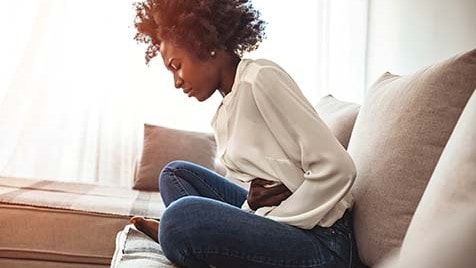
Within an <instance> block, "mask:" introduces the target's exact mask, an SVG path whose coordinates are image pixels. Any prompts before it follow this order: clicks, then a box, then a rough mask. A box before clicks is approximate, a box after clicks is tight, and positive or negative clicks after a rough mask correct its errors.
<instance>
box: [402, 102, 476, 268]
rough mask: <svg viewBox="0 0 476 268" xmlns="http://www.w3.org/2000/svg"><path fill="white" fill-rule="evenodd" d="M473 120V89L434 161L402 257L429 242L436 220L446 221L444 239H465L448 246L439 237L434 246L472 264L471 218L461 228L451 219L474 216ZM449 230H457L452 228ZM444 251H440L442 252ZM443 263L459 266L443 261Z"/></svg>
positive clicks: (475, 128)
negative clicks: (465, 245)
mask: <svg viewBox="0 0 476 268" xmlns="http://www.w3.org/2000/svg"><path fill="white" fill-rule="evenodd" d="M475 122H476V93H473V96H472V97H471V99H470V101H469V102H468V104H467V105H466V107H465V108H464V111H463V113H462V114H461V117H460V119H459V120H458V123H457V124H456V127H455V129H454V131H453V133H452V134H451V137H450V139H449V141H448V143H447V144H446V146H445V149H444V151H443V153H442V155H441V158H440V160H438V165H437V166H436V168H435V171H434V172H433V175H432V176H431V179H430V182H429V183H428V186H427V187H426V190H425V193H424V194H423V197H422V199H421V201H420V203H419V204H418V208H417V210H416V211H415V215H414V216H413V218H412V221H411V223H410V226H409V227H408V232H407V234H406V235H405V240H404V241H403V245H402V249H401V258H402V259H408V258H410V257H411V256H413V255H414V254H413V252H412V251H413V250H414V249H415V248H417V247H418V246H419V245H420V244H421V243H428V244H429V242H430V241H431V239H432V238H431V237H429V236H428V235H427V234H428V232H432V233H433V234H439V233H441V232H442V229H440V228H438V227H436V225H437V224H439V223H446V222H448V223H447V224H446V225H448V226H447V227H448V228H449V229H448V230H447V231H448V232H447V234H446V237H447V239H446V241H448V238H450V237H454V235H455V233H460V234H461V235H462V238H465V237H466V239H458V240H455V241H454V242H455V243H454V247H452V248H448V244H447V243H446V242H445V241H440V243H438V248H439V251H441V253H445V252H446V253H448V251H451V252H453V256H446V257H447V258H446V259H445V260H449V259H448V258H450V257H451V259H452V260H454V261H456V260H459V261H464V263H471V262H472V265H473V266H474V264H475V263H476V262H475V261H476V255H474V252H475V251H474V247H475V246H476V241H475V239H474V234H475V231H476V229H475V228H476V226H475V225H474V223H475V221H474V220H473V222H472V223H471V222H468V221H463V223H462V224H464V225H468V224H471V225H472V226H467V227H466V226H464V225H463V227H462V228H455V227H456V226H455V225H454V223H456V222H455V221H454V219H455V218H458V217H460V216H459V215H458V214H471V213H472V216H473V219H476V214H475V212H476V210H474V204H476V125H475ZM468 227H472V229H470V230H471V232H470V233H464V232H463V230H465V229H468ZM453 230H458V231H456V232H454V231H453ZM464 241H467V242H470V241H472V242H473V243H472V245H473V250H469V249H468V248H464V247H463V243H466V242H464ZM432 254H433V253H432ZM432 254H431V255H432ZM444 255H445V254H442V256H444ZM440 257H441V256H440ZM453 257H454V258H453ZM432 258H434V257H432ZM422 261H423V260H422ZM444 267H462V266H454V265H453V266H451V265H444ZM468 267H469V266H468Z"/></svg>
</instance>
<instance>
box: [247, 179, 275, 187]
mask: <svg viewBox="0 0 476 268" xmlns="http://www.w3.org/2000/svg"><path fill="white" fill-rule="evenodd" d="M272 183H274V181H269V180H265V179H262V178H255V179H254V180H252V181H251V184H252V185H259V186H265V185H267V184H272Z"/></svg>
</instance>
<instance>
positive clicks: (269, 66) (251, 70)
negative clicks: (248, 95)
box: [242, 59, 289, 84]
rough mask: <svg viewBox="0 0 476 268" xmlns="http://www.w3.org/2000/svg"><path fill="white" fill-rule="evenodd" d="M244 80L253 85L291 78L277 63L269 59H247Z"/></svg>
mask: <svg viewBox="0 0 476 268" xmlns="http://www.w3.org/2000/svg"><path fill="white" fill-rule="evenodd" d="M244 61H245V64H246V66H245V68H244V69H243V74H242V80H243V81H244V82H248V83H251V84H254V83H256V82H257V81H259V80H263V79H266V80H268V79H273V78H276V79H278V78H280V77H282V76H285V77H289V75H288V73H287V72H286V71H285V70H284V69H283V68H282V67H281V66H280V65H278V64H277V63H275V62H273V61H271V60H267V59H256V60H251V59H245V60H244Z"/></svg>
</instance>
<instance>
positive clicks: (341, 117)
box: [316, 95, 360, 149]
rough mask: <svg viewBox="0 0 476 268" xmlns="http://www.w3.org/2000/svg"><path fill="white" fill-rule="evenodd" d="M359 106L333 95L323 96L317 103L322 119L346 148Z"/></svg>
mask: <svg viewBox="0 0 476 268" xmlns="http://www.w3.org/2000/svg"><path fill="white" fill-rule="evenodd" d="M359 108H360V105H358V104H356V103H351V102H345V101H341V100H338V99H336V98H334V96H332V95H327V96H324V97H322V98H321V99H320V100H319V102H318V103H317V105H316V110H317V113H318V114H319V116H320V117H321V119H322V120H324V122H325V123H326V125H327V126H328V127H329V129H330V130H331V132H332V134H334V136H335V137H336V138H337V140H339V142H340V144H342V146H344V148H346V149H347V146H348V144H349V139H350V134H351V133H352V129H353V128H354V123H355V119H356V117H357V114H358V113H359Z"/></svg>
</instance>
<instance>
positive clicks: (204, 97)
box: [193, 96, 210, 102]
mask: <svg viewBox="0 0 476 268" xmlns="http://www.w3.org/2000/svg"><path fill="white" fill-rule="evenodd" d="M193 97H194V98H195V99H197V100H198V101H199V102H204V101H206V100H208V99H209V98H210V96H193Z"/></svg>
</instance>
